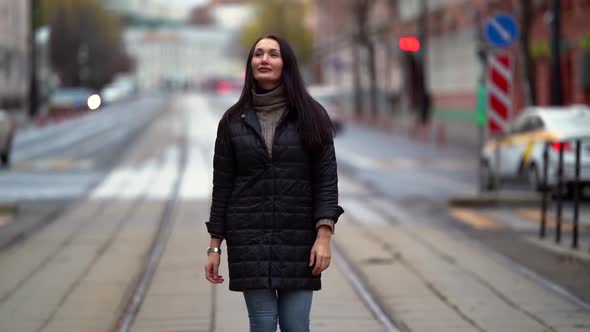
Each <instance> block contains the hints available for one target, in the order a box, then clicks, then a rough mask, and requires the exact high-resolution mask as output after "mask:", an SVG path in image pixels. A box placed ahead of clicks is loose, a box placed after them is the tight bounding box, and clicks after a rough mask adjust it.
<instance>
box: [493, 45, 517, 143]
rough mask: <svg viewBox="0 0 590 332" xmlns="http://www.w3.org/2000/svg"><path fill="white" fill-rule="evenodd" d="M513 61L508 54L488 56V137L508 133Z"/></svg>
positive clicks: (495, 53) (499, 53) (496, 53)
mask: <svg viewBox="0 0 590 332" xmlns="http://www.w3.org/2000/svg"><path fill="white" fill-rule="evenodd" d="M512 68H513V61H512V56H511V55H510V53H508V52H505V51H503V52H494V53H490V55H489V56H488V67H487V70H488V73H487V91H488V115H487V119H488V120H487V128H488V134H489V135H501V134H506V133H508V125H509V123H510V119H511V117H512V86H513V84H514V83H513V74H512V73H513V69H512Z"/></svg>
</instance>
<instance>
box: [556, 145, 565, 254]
mask: <svg viewBox="0 0 590 332" xmlns="http://www.w3.org/2000/svg"><path fill="white" fill-rule="evenodd" d="M563 148H564V144H563V142H559V162H558V166H557V225H555V242H556V243H560V242H561V208H562V196H563V190H562V189H563V188H562V187H563Z"/></svg>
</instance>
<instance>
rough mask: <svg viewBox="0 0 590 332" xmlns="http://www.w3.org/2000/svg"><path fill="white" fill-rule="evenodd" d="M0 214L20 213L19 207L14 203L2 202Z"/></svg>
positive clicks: (0, 203)
mask: <svg viewBox="0 0 590 332" xmlns="http://www.w3.org/2000/svg"><path fill="white" fill-rule="evenodd" d="M0 213H10V214H17V213H18V205H17V204H16V203H14V202H0Z"/></svg>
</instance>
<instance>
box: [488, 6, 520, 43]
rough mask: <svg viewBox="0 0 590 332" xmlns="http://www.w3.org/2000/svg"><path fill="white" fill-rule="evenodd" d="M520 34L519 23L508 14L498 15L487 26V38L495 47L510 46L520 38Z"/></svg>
mask: <svg viewBox="0 0 590 332" xmlns="http://www.w3.org/2000/svg"><path fill="white" fill-rule="evenodd" d="M518 32H519V31H518V23H516V20H515V19H514V16H512V15H508V14H496V15H494V16H492V17H491V18H490V19H489V20H488V21H487V22H486V24H485V35H486V38H487V40H488V42H489V43H490V45H492V46H493V47H498V48H504V47H508V46H510V44H512V43H513V42H514V41H515V40H516V38H518Z"/></svg>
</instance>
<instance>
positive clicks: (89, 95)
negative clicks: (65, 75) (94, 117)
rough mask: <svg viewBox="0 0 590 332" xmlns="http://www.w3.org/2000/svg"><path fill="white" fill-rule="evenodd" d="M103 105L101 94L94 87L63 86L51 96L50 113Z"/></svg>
mask: <svg viewBox="0 0 590 332" xmlns="http://www.w3.org/2000/svg"><path fill="white" fill-rule="evenodd" d="M100 105H101V98H100V96H99V95H98V94H97V93H96V92H94V91H93V90H92V89H88V88H82V87H73V88H61V89H57V90H56V91H54V92H53V94H52V95H51V96H50V97H49V102H48V105H47V106H48V109H49V113H50V114H51V113H53V112H64V111H65V112H68V111H85V110H96V109H98V108H99V107H100Z"/></svg>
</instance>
